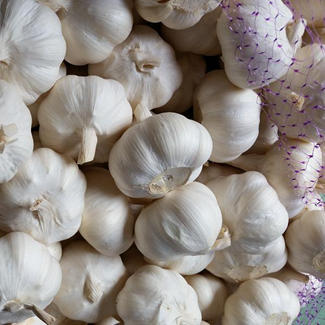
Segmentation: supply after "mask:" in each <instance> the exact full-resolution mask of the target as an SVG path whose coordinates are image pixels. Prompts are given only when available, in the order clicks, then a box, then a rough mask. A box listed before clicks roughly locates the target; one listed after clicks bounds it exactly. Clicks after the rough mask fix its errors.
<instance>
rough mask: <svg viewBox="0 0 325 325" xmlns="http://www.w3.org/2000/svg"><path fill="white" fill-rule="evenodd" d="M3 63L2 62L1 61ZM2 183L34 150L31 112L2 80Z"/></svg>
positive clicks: (0, 167)
mask: <svg viewBox="0 0 325 325" xmlns="http://www.w3.org/2000/svg"><path fill="white" fill-rule="evenodd" d="M0 65H1V63H0ZM0 98H1V100H0V184H1V183H5V182H8V181H9V180H10V179H12V178H13V177H14V175H15V174H16V173H17V171H18V168H19V167H20V166H21V164H23V162H24V161H25V160H26V159H28V158H30V156H31V155H32V152H33V138H32V133H31V122H32V121H31V116H30V113H29V111H28V109H27V107H26V105H25V104H24V102H23V101H22V99H21V98H20V97H19V94H18V93H17V91H16V89H15V88H14V87H12V86H11V85H9V84H8V83H7V82H5V81H3V80H0Z"/></svg>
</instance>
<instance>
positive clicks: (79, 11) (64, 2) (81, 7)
mask: <svg viewBox="0 0 325 325" xmlns="http://www.w3.org/2000/svg"><path fill="white" fill-rule="evenodd" d="M39 1H41V2H43V3H45V4H46V5H48V6H50V7H51V8H52V9H53V10H55V11H56V12H57V14H58V16H59V18H60V20H61V24H62V32H63V35H64V38H65V39H66V41H67V54H66V57H65V59H66V60H67V61H68V62H69V63H71V64H75V65H83V64H88V63H97V62H100V61H102V60H104V59H105V58H107V56H108V55H109V54H110V53H111V51H112V49H113V48H114V47H115V46H116V45H118V44H120V43H122V42H123V41H124V40H125V39H126V38H127V37H128V35H129V34H130V32H131V30H132V24H133V18H132V1H131V0H109V1H106V0H79V1H77V2H76V1H73V0H39ZM117 26H118V28H116V27H117Z"/></svg>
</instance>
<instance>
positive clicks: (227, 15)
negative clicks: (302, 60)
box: [217, 0, 305, 89]
mask: <svg viewBox="0 0 325 325" xmlns="http://www.w3.org/2000/svg"><path fill="white" fill-rule="evenodd" d="M289 24H293V19H292V12H291V11H290V9H289V8H288V7H287V6H286V5H285V4H284V3H283V2H282V0H273V1H269V2H267V3H265V0H242V1H241V2H240V5H238V6H237V5H236V2H235V1H230V2H229V7H226V8H225V9H224V11H223V13H222V15H221V17H220V19H219V20H218V24H217V35H218V38H219V41H220V45H221V49H222V57H223V61H224V63H225V70H226V74H227V76H228V78H229V80H230V81H231V82H232V83H233V84H234V85H236V86H238V87H240V88H251V89H256V88H260V87H263V86H265V85H268V84H270V83H271V82H273V81H275V80H278V79H280V78H281V77H282V76H283V75H284V74H285V73H286V72H287V70H288V69H289V65H290V63H291V62H292V61H291V60H292V58H293V57H294V54H295V51H296V49H297V47H298V46H299V45H300V42H299V41H300V40H301V37H302V35H303V33H304V29H305V26H304V22H303V20H301V19H300V20H298V21H297V22H295V23H294V24H296V25H294V26H293V27H292V30H291V31H290V33H289V31H288V25H289ZM288 34H290V35H289V36H290V37H288Z"/></svg>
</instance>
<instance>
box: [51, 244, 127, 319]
mask: <svg viewBox="0 0 325 325" xmlns="http://www.w3.org/2000/svg"><path fill="white" fill-rule="evenodd" d="M61 268H62V285H61V288H60V290H59V292H58V294H57V295H56V297H55V299H54V303H55V304H56V305H57V306H58V307H59V309H60V311H61V312H62V313H63V314H64V315H65V316H66V317H69V318H71V319H74V320H82V321H84V322H87V323H95V322H98V321H99V320H101V319H104V318H106V317H108V316H112V315H115V314H116V309H115V308H116V307H115V299H116V296H117V294H118V292H119V291H120V290H121V289H122V287H123V285H124V282H125V280H126V269H125V267H124V265H123V263H122V261H121V258H120V257H119V256H114V257H108V256H104V255H101V254H100V253H98V252H97V251H96V250H95V249H93V248H92V247H91V246H90V245H88V244H87V243H86V242H84V241H77V242H74V243H71V244H70V245H69V246H67V247H66V248H65V249H64V251H63V257H62V259H61Z"/></svg>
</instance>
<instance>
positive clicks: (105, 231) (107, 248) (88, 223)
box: [79, 167, 135, 256]
mask: <svg viewBox="0 0 325 325" xmlns="http://www.w3.org/2000/svg"><path fill="white" fill-rule="evenodd" d="M84 174H85V176H86V179H87V190H86V196H85V209H84V212H83V215H82V222H81V226H80V229H79V232H80V233H81V235H82V236H83V237H84V238H85V239H86V240H87V241H88V243H89V244H90V245H92V246H93V247H94V248H95V249H96V250H98V251H99V252H100V253H102V254H103V255H106V256H117V255H120V254H121V253H123V252H124V251H126V250H127V249H128V248H129V247H130V246H131V245H132V243H133V229H134V221H135V220H134V216H133V215H132V213H131V211H130V209H129V203H128V200H127V198H126V197H125V196H124V195H123V194H122V193H121V192H120V191H119V190H118V189H117V187H116V185H115V183H114V180H113V178H112V177H111V175H110V174H109V172H108V171H107V170H105V169H103V168H95V167H93V168H88V169H86V170H85V172H84Z"/></svg>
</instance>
